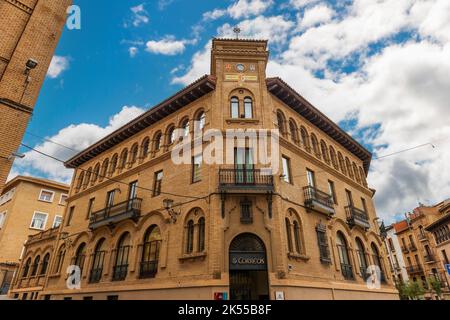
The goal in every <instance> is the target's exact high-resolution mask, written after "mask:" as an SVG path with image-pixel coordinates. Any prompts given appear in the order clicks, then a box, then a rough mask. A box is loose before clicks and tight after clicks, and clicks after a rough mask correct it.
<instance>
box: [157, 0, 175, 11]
mask: <svg viewBox="0 0 450 320" xmlns="http://www.w3.org/2000/svg"><path fill="white" fill-rule="evenodd" d="M173 2H174V0H158V9H159V10H164V9H165V8H167V7H168V6H170V5H171V4H172V3H173Z"/></svg>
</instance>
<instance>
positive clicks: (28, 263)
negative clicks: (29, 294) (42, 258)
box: [22, 258, 31, 278]
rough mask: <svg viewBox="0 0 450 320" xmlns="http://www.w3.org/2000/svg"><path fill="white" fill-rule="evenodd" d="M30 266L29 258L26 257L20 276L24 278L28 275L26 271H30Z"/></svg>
mask: <svg viewBox="0 0 450 320" xmlns="http://www.w3.org/2000/svg"><path fill="white" fill-rule="evenodd" d="M30 266H31V258H28V260H27V262H26V263H25V266H24V267H23V272H22V278H26V277H27V276H28V272H29V271H30Z"/></svg>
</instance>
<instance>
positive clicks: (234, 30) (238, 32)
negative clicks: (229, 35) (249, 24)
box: [233, 26, 241, 40]
mask: <svg viewBox="0 0 450 320" xmlns="http://www.w3.org/2000/svg"><path fill="white" fill-rule="evenodd" d="M233 32H234V33H235V34H236V40H239V34H240V33H241V28H239V27H238V26H236V27H234V29H233Z"/></svg>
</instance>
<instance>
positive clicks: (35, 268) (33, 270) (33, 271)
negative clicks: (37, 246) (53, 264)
mask: <svg viewBox="0 0 450 320" xmlns="http://www.w3.org/2000/svg"><path fill="white" fill-rule="evenodd" d="M39 262H41V256H37V257H36V258H35V259H34V262H33V267H32V268H31V276H32V277H34V276H35V275H36V274H37V272H38V268H39Z"/></svg>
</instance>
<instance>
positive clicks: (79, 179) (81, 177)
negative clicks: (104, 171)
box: [77, 171, 84, 191]
mask: <svg viewBox="0 0 450 320" xmlns="http://www.w3.org/2000/svg"><path fill="white" fill-rule="evenodd" d="M83 181H84V171H81V172H80V175H79V176H78V181H77V191H78V190H80V189H81V187H82V186H83Z"/></svg>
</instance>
